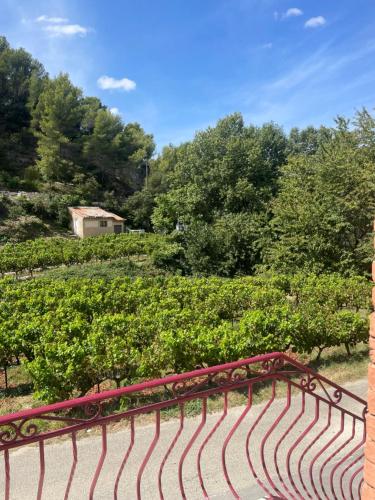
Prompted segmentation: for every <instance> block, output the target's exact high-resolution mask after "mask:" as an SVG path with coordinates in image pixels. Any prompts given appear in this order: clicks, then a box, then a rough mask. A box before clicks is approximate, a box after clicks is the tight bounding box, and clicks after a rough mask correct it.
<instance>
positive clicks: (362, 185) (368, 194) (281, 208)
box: [265, 112, 375, 274]
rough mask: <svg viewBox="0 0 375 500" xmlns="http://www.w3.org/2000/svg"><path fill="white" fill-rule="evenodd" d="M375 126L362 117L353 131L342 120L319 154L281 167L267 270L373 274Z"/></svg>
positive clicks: (267, 254)
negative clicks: (371, 236) (273, 235)
mask: <svg viewBox="0 0 375 500" xmlns="http://www.w3.org/2000/svg"><path fill="white" fill-rule="evenodd" d="M365 124H366V128H365ZM374 124H375V122H374V119H373V118H370V116H369V115H368V114H367V113H364V112H361V113H359V114H358V115H357V117H356V122H355V127H354V129H351V128H350V127H349V123H348V122H347V121H346V120H344V119H338V120H337V126H336V128H335V129H334V130H333V131H332V138H331V139H330V140H329V141H327V142H325V143H324V145H323V146H322V147H320V148H319V149H318V151H317V152H316V153H315V154H312V155H307V156H306V155H297V156H294V157H291V158H290V160H289V162H288V164H287V165H286V166H285V167H283V169H282V176H281V179H280V192H279V195H278V196H277V198H276V200H275V201H274V203H273V210H274V218H273V221H272V230H273V231H274V234H275V236H276V238H275V239H274V241H273V243H270V245H269V248H268V249H267V248H266V250H265V260H266V262H267V263H268V265H269V266H271V267H272V268H274V269H277V270H278V271H285V272H295V271H296V270H301V269H303V268H306V269H307V268H308V269H309V270H311V271H315V272H322V271H338V272H341V273H344V274H348V273H350V272H356V273H360V274H361V273H365V272H368V271H369V263H370V261H371V254H372V251H371V242H370V234H371V231H372V220H373V217H374V213H375V171H374V153H375V147H374V144H375V126H374ZM365 136H366V137H365Z"/></svg>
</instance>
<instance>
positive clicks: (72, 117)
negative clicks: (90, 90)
mask: <svg viewBox="0 0 375 500" xmlns="http://www.w3.org/2000/svg"><path fill="white" fill-rule="evenodd" d="M81 101H82V91H81V90H80V89H79V88H77V87H75V86H74V85H72V83H71V82H70V80H69V77H68V75H67V74H60V75H59V76H57V77H56V78H55V79H53V80H50V81H49V82H48V83H47V84H46V85H45V88H44V90H43V91H42V94H41V95H40V98H39V101H38V104H37V106H36V107H35V109H34V111H33V127H34V130H35V134H36V136H37V137H38V146H37V153H38V156H39V159H38V161H37V167H38V169H39V170H40V172H41V175H42V177H43V179H45V180H46V181H48V182H54V181H61V182H67V181H70V180H71V179H72V177H73V176H74V175H75V174H76V173H78V172H79V171H80V167H79V154H80V146H79V136H80V129H81V121H82V107H81Z"/></svg>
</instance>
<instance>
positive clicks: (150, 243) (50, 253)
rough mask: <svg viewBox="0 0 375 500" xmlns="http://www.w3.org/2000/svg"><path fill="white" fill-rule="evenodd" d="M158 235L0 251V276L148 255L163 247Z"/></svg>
mask: <svg viewBox="0 0 375 500" xmlns="http://www.w3.org/2000/svg"><path fill="white" fill-rule="evenodd" d="M165 241H166V240H165V238H164V237H163V236H160V235H157V234H145V235H133V234H131V235H129V234H120V235H113V234H110V235H102V236H96V237H92V238H86V239H83V240H78V239H73V238H61V237H53V238H39V239H36V240H30V241H26V242H23V243H17V244H11V243H8V244H6V245H4V246H2V247H0V274H1V275H4V274H5V273H16V274H18V273H22V272H25V271H26V272H28V273H30V274H32V273H33V271H35V270H36V269H45V268H47V267H54V266H60V265H63V264H64V265H68V266H69V265H73V264H82V263H84V262H89V261H91V260H108V259H115V258H119V257H130V256H132V255H141V254H147V255H149V254H151V253H152V252H153V251H154V250H155V249H157V248H159V247H161V246H163V245H165Z"/></svg>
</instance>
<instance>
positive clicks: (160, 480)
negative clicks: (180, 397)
mask: <svg viewBox="0 0 375 500" xmlns="http://www.w3.org/2000/svg"><path fill="white" fill-rule="evenodd" d="M183 429H184V405H183V404H180V425H179V428H178V429H177V432H176V434H175V436H174V438H173V440H172V442H171V444H170V445H169V447H168V450H167V451H166V453H165V455H164V457H163V460H162V462H161V464H160V468H159V474H158V488H159V495H160V498H161V500H164V494H163V487H162V474H163V470H164V466H165V463H166V461H167V460H168V457H169V455H170V454H171V453H172V450H173V448H174V447H175V445H176V443H177V441H178V439H179V437H180V435H181V433H182V431H183Z"/></svg>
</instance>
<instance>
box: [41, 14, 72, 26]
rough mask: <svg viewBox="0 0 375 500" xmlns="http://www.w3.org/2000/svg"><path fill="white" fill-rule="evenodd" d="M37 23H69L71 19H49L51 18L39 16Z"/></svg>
mask: <svg viewBox="0 0 375 500" xmlns="http://www.w3.org/2000/svg"><path fill="white" fill-rule="evenodd" d="M36 21H37V22H38V23H43V22H45V23H51V24H60V23H67V22H68V21H69V19H67V18H66V17H49V16H45V15H43V16H39V17H37V18H36Z"/></svg>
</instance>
